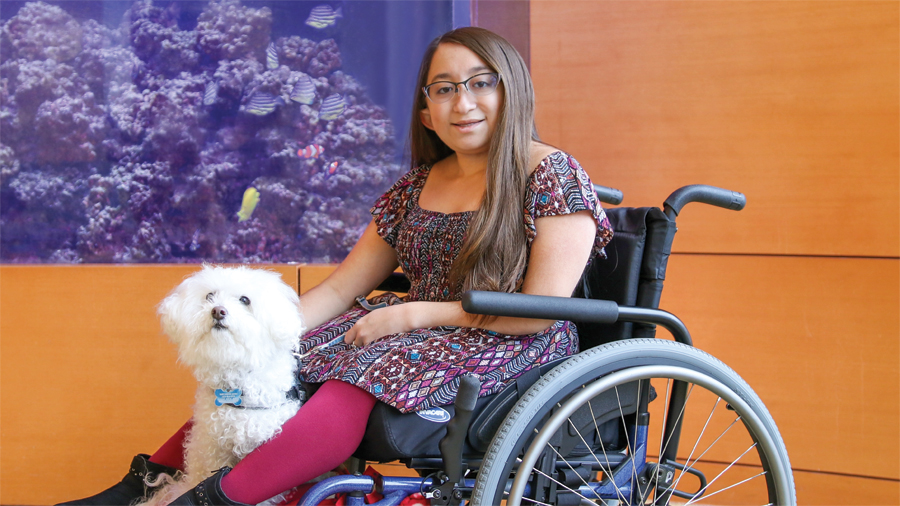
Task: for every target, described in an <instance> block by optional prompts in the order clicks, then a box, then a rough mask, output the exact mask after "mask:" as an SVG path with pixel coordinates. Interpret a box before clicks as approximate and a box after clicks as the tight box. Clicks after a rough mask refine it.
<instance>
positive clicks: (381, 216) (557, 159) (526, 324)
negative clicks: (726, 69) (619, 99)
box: [69, 27, 612, 505]
mask: <svg viewBox="0 0 900 506" xmlns="http://www.w3.org/2000/svg"><path fill="white" fill-rule="evenodd" d="M410 138H411V142H410V145H411V159H412V169H411V170H410V171H409V172H408V173H407V174H406V175H405V176H403V177H402V178H401V179H400V180H399V181H397V183H396V184H394V186H393V187H392V188H391V189H390V190H388V191H387V192H386V193H385V194H384V195H383V196H382V197H381V198H380V199H378V201H377V202H376V203H375V206H374V207H373V208H372V214H373V217H374V219H373V221H372V223H371V224H369V226H368V227H367V228H366V229H365V231H364V232H363V234H362V237H361V238H360V239H359V242H358V243H357V244H356V245H355V246H354V248H353V250H352V251H351V252H350V254H349V255H348V256H347V258H346V260H344V262H343V263H341V265H340V266H339V267H338V268H337V269H336V270H335V271H334V272H333V273H332V274H331V276H329V277H328V278H327V279H326V280H325V281H324V282H322V284H320V285H319V286H317V287H315V288H313V289H312V290H310V291H308V292H307V293H306V294H304V295H303V296H302V297H301V305H302V307H303V313H304V316H305V319H306V323H307V325H308V326H309V327H310V328H312V329H313V330H312V331H310V332H309V333H308V334H307V335H306V336H305V337H304V340H303V342H302V344H301V349H300V356H301V357H302V358H301V359H300V379H301V380H303V381H305V382H307V383H314V384H320V386H319V388H318V390H317V391H316V393H315V394H314V395H313V396H312V397H311V398H310V399H309V400H308V401H307V402H306V403H305V404H304V405H303V407H302V408H301V409H300V411H299V412H298V413H297V415H296V416H295V417H294V418H293V419H291V420H289V421H288V422H287V423H286V424H285V425H284V428H283V430H282V432H281V433H280V434H279V435H278V436H276V437H275V438H273V439H272V440H270V441H269V442H267V443H265V444H263V445H262V446H260V447H259V448H257V449H256V450H255V451H254V452H252V453H251V454H250V455H248V456H247V457H246V458H245V459H244V460H242V461H241V462H240V463H238V464H237V465H236V466H235V467H234V469H232V470H228V469H224V470H220V471H218V472H216V474H214V475H213V476H212V477H210V478H209V479H207V480H206V481H204V482H203V483H201V484H200V485H198V486H197V488H196V489H194V490H193V491H191V492H189V493H188V494H185V495H184V496H182V497H180V498H178V499H176V501H175V502H174V503H173V504H185V505H189V504H217V505H237V504H256V503H259V502H262V501H264V500H266V499H268V498H270V497H272V496H274V495H277V494H279V493H281V492H284V491H286V490H288V489H290V488H292V487H294V486H297V485H299V484H302V483H304V482H306V481H308V480H310V479H312V478H315V477H316V476H319V475H321V474H322V473H324V472H327V471H329V470H331V469H333V468H335V467H337V466H338V465H339V464H340V463H342V462H344V461H345V460H346V459H347V458H349V457H350V456H351V454H352V453H353V452H354V451H355V450H356V448H357V446H358V445H359V443H360V442H361V441H362V437H363V434H364V431H365V427H366V422H367V420H368V416H369V413H370V412H371V410H372V408H373V407H374V405H375V403H376V402H377V401H381V402H386V403H388V404H390V405H392V406H394V407H396V408H398V409H399V410H401V411H403V412H412V411H418V410H421V409H426V408H429V407H433V406H439V405H445V404H450V403H452V402H453V399H454V397H455V395H456V390H457V387H458V383H459V379H458V377H459V376H460V375H462V374H466V373H474V374H477V375H478V376H479V377H480V378H481V380H482V390H481V395H489V394H492V393H495V392H498V391H500V390H501V389H502V388H503V387H504V386H505V385H506V384H508V383H509V382H510V381H511V380H513V379H515V378H516V377H517V376H518V375H520V374H522V373H523V372H525V371H527V370H529V369H531V368H533V367H538V366H540V365H541V364H543V363H546V362H548V361H550V360H553V359H555V358H558V357H560V356H564V355H569V354H573V353H576V352H577V351H578V337H577V334H576V330H575V326H574V325H573V324H570V323H569V322H565V321H546V320H536V319H520V318H505V317H494V318H489V317H478V316H474V315H470V314H468V313H466V312H465V311H463V309H462V306H461V304H460V302H459V300H460V297H461V295H462V293H463V292H464V291H466V290H493V291H504V292H515V291H520V292H523V293H530V294H538V295H555V296H563V297H568V296H570V295H571V294H572V291H573V290H574V288H575V285H576V283H577V282H578V279H579V278H580V276H581V274H582V272H583V270H584V268H585V266H586V265H587V263H588V262H589V261H590V260H591V258H592V257H593V256H595V255H598V254H599V255H603V246H604V245H605V244H606V243H607V242H608V241H609V239H610V238H611V236H612V232H611V229H610V226H609V223H608V221H607V220H606V217H605V214H604V212H603V210H602V208H601V207H600V205H599V203H598V201H597V199H596V195H595V194H594V192H593V188H592V186H591V181H590V179H589V178H588V176H587V174H586V173H585V172H584V170H583V169H582V168H581V167H580V166H579V164H578V162H576V161H575V160H574V159H573V158H572V157H571V156H569V155H568V154H566V153H563V152H561V151H559V150H557V149H555V148H553V147H551V146H548V145H546V144H543V143H541V142H540V141H539V140H538V138H537V133H536V129H535V124H534V92H533V89H532V85H531V79H530V76H529V75H528V70H527V68H526V66H525V63H524V62H523V60H522V58H521V56H520V55H519V54H518V53H517V52H516V50H515V48H513V47H512V45H510V44H509V43H508V42H507V41H506V40H504V39H503V38H502V37H500V36H498V35H496V34H494V33H492V32H489V31H487V30H484V29H481V28H474V27H469V28H460V29H457V30H453V31H451V32H449V33H446V34H444V35H442V36H441V37H439V38H437V39H436V40H435V41H433V42H432V44H431V45H430V46H429V47H428V49H427V51H426V53H425V56H424V58H423V60H422V65H421V68H420V70H419V77H418V86H417V88H416V98H415V102H414V107H413V115H412V123H411V129H410ZM398 266H400V267H402V268H403V271H404V273H406V275H407V276H408V277H409V279H410V281H411V284H412V287H411V288H410V292H409V295H408V296H407V297H404V298H403V299H400V298H398V297H397V296H396V295H394V294H390V293H388V294H384V295H380V296H378V297H375V298H373V299H372V300H369V301H366V300H365V299H362V298H361V297H358V296H359V295H360V294H367V293H369V292H371V291H372V290H373V289H374V288H375V287H376V286H378V284H379V283H380V282H381V281H382V280H384V279H385V278H386V277H387V276H388V275H389V274H390V273H391V272H393V271H394V270H395V269H396V268H397V267H398ZM341 336H343V339H340V337H341ZM326 345H327V346H326ZM189 428H190V427H189V424H188V425H186V426H185V427H183V428H182V430H181V431H179V433H178V434H176V435H175V436H174V437H173V438H172V439H170V440H169V441H168V442H167V443H166V444H165V445H164V446H163V447H162V448H160V450H159V451H158V452H157V453H156V454H154V455H153V456H151V457H150V458H149V460H148V459H147V458H146V457H145V456H139V457H136V459H135V465H134V466H132V469H134V468H135V467H137V468H142V469H143V470H144V471H150V472H154V473H155V472H159V468H160V467H162V466H168V467H171V468H175V469H177V468H178V467H179V466H180V465H181V458H182V457H181V451H182V442H183V439H184V434H185V432H186V431H187V430H189ZM153 466H156V467H153ZM129 477H131V478H133V476H131V474H130V475H129V476H126V479H125V480H123V482H122V483H120V484H118V485H117V487H120V488H119V489H118V490H119V492H121V494H122V495H123V496H124V495H127V493H128V492H126V491H125V489H124V488H123V487H124V486H125V485H123V484H124V483H125V482H126V480H128V479H129ZM132 483H133V482H132ZM115 488H116V487H113V489H115ZM113 489H110V490H108V491H106V492H104V493H102V494H101V495H100V496H94V497H92V498H89V499H87V500H84V501H82V502H75V503H69V504H99V503H100V502H97V501H101V502H102V501H103V500H104V499H103V498H102V497H101V496H102V495H103V494H111V493H113ZM135 490H137V492H136V494H137V495H133V496H132V498H133V497H140V495H141V494H143V492H144V491H143V487H136V488H135ZM106 497H107V502H105V503H104V504H113V503H114V502H113V501H110V500H109V499H110V498H112V497H113V496H106ZM115 497H116V498H117V499H116V500H119V499H118V497H119V496H115ZM126 502H127V501H126ZM120 504H124V503H120Z"/></svg>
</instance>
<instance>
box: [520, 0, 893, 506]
mask: <svg viewBox="0 0 900 506" xmlns="http://www.w3.org/2000/svg"><path fill="white" fill-rule="evenodd" d="M530 18H531V37H530V40H531V70H532V75H533V78H534V82H535V89H536V94H537V101H538V107H537V113H538V130H539V132H540V134H541V136H542V138H543V139H544V140H545V141H547V142H550V143H552V144H555V145H558V146H560V147H561V148H563V149H566V150H568V151H569V152H571V153H572V154H574V155H575V156H576V157H577V158H578V159H579V160H580V161H581V163H582V165H584V166H585V168H586V169H587V170H588V172H589V173H590V174H591V176H592V178H593V179H594V182H596V183H600V184H604V185H607V186H613V187H616V188H619V189H621V190H623V191H624V193H625V202H624V204H626V205H629V206H644V205H660V204H661V202H662V201H663V200H664V199H665V197H666V196H667V195H668V194H669V193H670V192H671V191H672V190H674V189H676V188H678V187H680V186H683V185H687V184H695V183H703V184H712V185H716V186H721V187H725V188H729V189H733V190H737V191H741V192H743V193H745V194H746V195H747V198H748V205H747V208H746V209H745V210H743V211H741V212H739V213H734V212H730V211H725V210H722V209H717V208H711V207H709V206H703V205H692V206H688V207H687V208H685V210H684V211H683V212H682V214H681V216H680V218H679V229H680V230H679V234H678V237H677V239H676V241H675V252H676V253H675V254H674V255H673V256H672V258H671V260H670V263H669V266H670V267H669V280H668V282H667V287H666V290H665V293H664V295H663V301H662V306H663V307H665V308H666V309H669V310H670V311H672V312H674V313H675V314H678V315H679V316H681V317H682V318H683V319H684V320H685V322H686V324H687V325H688V327H689V328H690V329H691V332H692V334H693V336H694V339H695V343H696V345H697V346H698V347H700V348H703V349H705V350H707V351H710V352H711V353H712V354H713V355H716V356H718V357H719V358H721V359H722V360H723V361H724V362H725V363H727V364H729V365H731V366H732V367H733V368H734V369H735V370H736V371H737V372H738V373H739V374H741V375H742V376H744V377H745V378H746V379H747V380H748V382H749V383H750V384H751V385H752V386H753V387H754V388H755V389H756V390H757V391H758V392H759V394H760V396H761V397H762V399H763V400H764V401H766V403H767V405H768V407H769V408H770V411H771V412H772V414H773V416H774V417H775V420H776V421H777V422H778V424H779V428H780V430H781V432H782V435H783V436H784V439H785V442H786V444H787V446H788V450H789V453H790V456H791V462H792V464H793V465H794V467H795V475H796V479H797V488H798V492H797V497H798V501H800V503H802V504H898V503H900V481H898V480H900V441H898V435H900V421H898V420H900V373H898V368H900V367H898V364H900V350H898V342H900V339H898V338H900V323H898V320H900V316H898V308H900V293H898V292H900V260H898V256H900V156H898V152H900V91H898V90H900V3H897V2H880V1H879V2H862V1H832V2H821V1H809V2H807V1H790V2H788V1H775V2H767V1H741V0H736V1H729V2H696V1H674V0H673V1H665V2H659V1H603V2H585V1H562V0H559V1H542V0H532V1H531V15H530ZM854 488H858V489H864V490H865V493H848V492H847V491H848V490H853V489H854ZM838 497H839V498H840V499H836V498H838Z"/></svg>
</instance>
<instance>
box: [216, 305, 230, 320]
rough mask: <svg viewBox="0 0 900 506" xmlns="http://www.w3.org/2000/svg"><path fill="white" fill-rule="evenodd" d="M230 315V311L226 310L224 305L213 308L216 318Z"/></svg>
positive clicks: (219, 318)
mask: <svg viewBox="0 0 900 506" xmlns="http://www.w3.org/2000/svg"><path fill="white" fill-rule="evenodd" d="M226 316H228V311H225V308H224V307H222V306H216V307H214V308H212V317H213V318H215V319H216V320H221V319H223V318H225V317H226Z"/></svg>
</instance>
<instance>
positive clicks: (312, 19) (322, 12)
mask: <svg viewBox="0 0 900 506" xmlns="http://www.w3.org/2000/svg"><path fill="white" fill-rule="evenodd" d="M342 17H344V14H343V12H341V7H338V8H337V10H334V9H332V8H331V6H330V5H317V6H315V7H313V8H312V11H310V13H309V17H308V18H306V24H307V25H309V26H311V27H313V28H318V29H320V30H321V29H323V28H327V27H329V26H331V25H333V24H334V23H335V22H336V21H337V19H338V18H342Z"/></svg>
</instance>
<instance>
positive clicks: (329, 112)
mask: <svg viewBox="0 0 900 506" xmlns="http://www.w3.org/2000/svg"><path fill="white" fill-rule="evenodd" d="M345 107H347V103H346V102H345V101H344V97H342V96H340V95H339V94H337V93H335V94H334V95H329V96H328V98H326V99H325V100H323V101H322V107H320V108H319V118H320V119H324V120H326V121H331V120H333V119H335V118H337V117H338V116H340V115H341V114H343V113H344V108H345Z"/></svg>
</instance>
